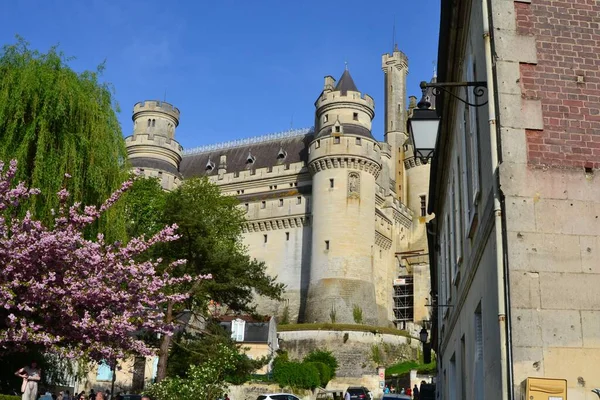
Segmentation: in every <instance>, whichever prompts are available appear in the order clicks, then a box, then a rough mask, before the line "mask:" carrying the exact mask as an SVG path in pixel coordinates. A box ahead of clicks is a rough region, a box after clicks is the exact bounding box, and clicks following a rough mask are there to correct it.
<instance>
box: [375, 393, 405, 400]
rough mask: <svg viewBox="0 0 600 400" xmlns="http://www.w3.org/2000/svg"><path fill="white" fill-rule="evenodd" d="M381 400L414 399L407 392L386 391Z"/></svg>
mask: <svg viewBox="0 0 600 400" xmlns="http://www.w3.org/2000/svg"><path fill="white" fill-rule="evenodd" d="M381 400H412V396H409V395H407V394H398V393H386V394H384V395H383V397H382V398H381Z"/></svg>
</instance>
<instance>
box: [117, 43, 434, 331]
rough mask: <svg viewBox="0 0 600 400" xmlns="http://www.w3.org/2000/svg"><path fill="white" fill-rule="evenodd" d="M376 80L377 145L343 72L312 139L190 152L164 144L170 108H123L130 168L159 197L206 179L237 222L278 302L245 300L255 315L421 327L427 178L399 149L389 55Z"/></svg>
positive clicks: (286, 137)
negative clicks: (273, 283)
mask: <svg viewBox="0 0 600 400" xmlns="http://www.w3.org/2000/svg"><path fill="white" fill-rule="evenodd" d="M382 69H383V72H384V77H385V106H384V107H385V132H384V134H385V139H384V141H383V142H380V141H377V140H376V139H375V138H374V137H373V135H372V133H371V121H372V120H373V117H374V115H375V104H374V101H373V98H371V97H370V96H369V95H367V94H363V93H361V92H360V91H359V90H358V88H357V86H356V85H355V83H354V81H353V79H352V77H351V75H350V72H349V71H348V70H345V71H344V72H343V74H342V76H341V78H340V79H339V81H337V82H336V80H335V79H334V78H332V77H331V76H326V77H325V83H324V86H323V89H322V91H321V93H320V94H319V96H318V98H317V100H316V102H315V108H316V110H315V124H314V128H310V129H300V130H293V131H289V132H284V133H279V134H271V135H266V136H262V137H257V138H248V139H242V140H237V141H232V142H228V143H221V144H215V145H209V146H203V147H199V148H195V149H189V150H184V149H183V148H182V146H181V145H180V144H179V143H178V142H177V141H176V140H175V130H176V128H177V125H178V124H179V116H180V112H179V110H178V109H177V108H175V107H174V106H172V105H171V104H168V103H166V102H161V101H145V102H141V103H137V104H136V105H135V106H134V110H133V117H132V119H133V123H134V129H133V135H131V136H129V137H127V138H126V145H127V151H128V155H129V159H130V162H131V164H132V166H133V167H135V168H139V169H140V170H141V171H143V173H144V174H145V175H147V176H155V177H158V178H159V179H160V181H161V183H162V185H163V187H164V188H165V189H166V190H171V189H173V188H175V187H177V185H179V184H180V182H181V180H182V179H185V178H191V177H198V176H205V177H208V179H209V180H210V181H211V182H214V183H215V184H216V185H218V186H219V187H220V188H221V190H222V191H223V193H225V194H228V195H234V196H237V198H238V199H239V201H240V206H241V207H244V209H245V210H246V213H247V223H246V225H245V227H244V242H245V245H246V246H247V248H248V250H249V254H250V255H251V256H252V257H255V258H256V259H258V260H261V261H264V262H265V263H266V266H267V270H268V273H269V274H271V275H276V276H277V277H278V280H279V281H280V282H282V283H284V284H285V285H286V292H285V295H284V297H285V300H284V301H283V302H273V301H267V300H263V299H257V303H258V306H259V307H258V309H259V311H261V312H263V313H265V314H271V315H282V313H284V310H285V312H286V313H287V314H288V315H289V317H290V321H291V322H295V321H298V322H311V323H312V322H332V321H335V322H337V323H354V322H355V321H356V319H357V318H356V316H357V314H360V313H362V316H363V318H362V320H363V323H367V324H372V325H380V326H389V325H391V324H392V323H394V324H396V325H397V326H399V327H401V328H407V329H408V328H413V329H414V328H415V326H416V325H421V324H422V322H423V321H427V320H428V318H429V310H428V308H427V307H426V301H427V297H428V296H429V288H430V281H429V279H430V278H429V263H428V257H427V253H428V252H427V239H426V230H425V223H426V219H427V217H426V210H425V205H426V194H427V190H428V185H429V166H428V165H426V164H425V165H423V164H421V163H420V162H419V160H418V159H416V158H415V157H412V150H411V148H410V145H409V143H407V133H406V119H407V115H408V113H409V109H408V107H407V104H406V75H407V73H408V60H407V57H406V56H405V55H404V54H403V53H402V52H400V51H399V50H398V49H397V48H396V49H395V50H394V51H393V52H392V53H391V54H384V55H383V57H382ZM407 324H408V325H407ZM415 324H416V325H415Z"/></svg>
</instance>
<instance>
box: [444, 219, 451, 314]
mask: <svg viewBox="0 0 600 400" xmlns="http://www.w3.org/2000/svg"><path fill="white" fill-rule="evenodd" d="M450 214H451V213H448V214H446V218H445V221H444V222H445V231H446V248H445V249H444V252H445V258H446V268H445V270H446V297H445V298H444V300H445V303H444V304H450V298H451V297H452V292H451V290H452V275H450V269H451V268H452V267H451V264H452V255H451V254H452V253H451V248H452V235H451V233H450Z"/></svg>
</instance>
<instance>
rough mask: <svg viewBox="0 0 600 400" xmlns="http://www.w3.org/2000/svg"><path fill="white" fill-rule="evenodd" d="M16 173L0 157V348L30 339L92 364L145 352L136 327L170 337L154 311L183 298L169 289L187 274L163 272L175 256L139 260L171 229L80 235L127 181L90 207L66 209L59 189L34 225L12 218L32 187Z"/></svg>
mask: <svg viewBox="0 0 600 400" xmlns="http://www.w3.org/2000/svg"><path fill="white" fill-rule="evenodd" d="M16 170H17V164H16V161H12V162H11V163H10V166H9V167H8V168H5V166H4V164H3V163H0V352H1V351H4V352H6V351H14V350H19V349H24V348H27V347H28V346H32V345H35V346H42V347H43V348H45V349H46V350H49V351H52V352H56V353H59V354H63V355H67V356H83V355H85V356H88V357H90V358H91V359H93V360H96V361H99V360H103V359H104V360H115V359H117V358H120V357H123V356H125V355H126V354H140V355H149V354H151V353H153V350H152V349H151V348H150V347H149V346H148V345H147V344H146V343H145V342H144V341H143V340H141V339H139V337H138V336H137V335H136V333H139V332H145V333H150V334H156V333H161V334H165V335H169V334H171V333H172V332H173V329H174V325H173V322H166V321H165V315H164V308H165V306H166V305H167V304H173V303H176V302H180V301H182V300H184V299H185V297H186V295H182V294H177V290H173V288H175V287H176V286H177V285H179V284H181V283H183V282H189V281H190V280H191V278H190V277H189V276H183V277H179V278H174V277H173V276H171V272H172V271H173V269H175V268H177V267H178V266H179V265H181V264H183V263H184V262H185V261H184V260H178V261H175V262H173V263H170V264H169V265H164V264H165V263H163V262H162V260H161V259H157V260H150V261H140V259H142V257H141V256H142V255H143V253H144V252H145V251H146V250H147V249H148V248H150V247H151V246H152V245H154V244H157V243H160V242H169V241H173V240H176V239H177V238H178V235H177V234H176V233H175V231H176V229H177V226H175V225H173V226H167V227H165V228H164V229H163V230H161V231H160V232H158V233H157V234H155V235H154V236H153V237H151V238H149V239H146V238H144V237H143V236H142V237H138V238H134V239H132V240H130V241H129V243H127V244H126V245H123V244H121V243H106V242H105V241H104V238H103V236H102V235H101V234H99V235H98V237H97V238H96V240H88V239H86V238H85V236H84V234H83V231H84V230H85V228H86V227H88V226H89V225H90V224H92V223H94V222H95V221H97V220H98V218H99V217H100V216H101V215H102V214H103V213H104V212H105V211H106V210H107V209H108V208H110V207H112V206H113V205H114V204H115V202H116V201H117V200H118V199H119V197H120V196H121V195H122V194H123V192H124V191H126V190H127V189H128V187H130V185H131V183H132V182H131V181H128V182H125V183H124V184H123V185H122V187H121V188H120V189H119V190H117V191H116V192H115V193H113V195H112V196H111V197H110V198H109V199H107V200H106V201H105V202H104V203H103V204H102V205H101V206H100V207H94V206H85V207H82V206H81V205H80V204H78V203H75V204H73V205H72V206H70V207H69V206H68V204H67V203H68V199H69V193H68V192H67V190H66V189H63V190H61V191H60V192H59V193H58V196H59V200H60V202H59V204H60V206H59V209H58V210H55V222H54V225H53V226H51V227H48V226H44V224H42V223H41V222H40V221H37V220H34V219H33V218H32V217H31V214H30V213H27V214H26V215H25V216H23V217H19V216H18V215H19V214H18V212H17V211H18V209H19V206H20V204H22V202H23V201H24V200H26V199H27V198H29V197H30V196H34V195H36V194H38V193H39V191H38V190H37V189H28V188H26V187H25V185H24V184H23V183H22V182H21V183H18V184H16V185H15V184H14V176H15V173H16ZM67 178H68V176H67ZM159 271H160V272H159ZM206 278H210V276H200V277H197V278H194V279H206Z"/></svg>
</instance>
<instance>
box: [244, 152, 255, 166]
mask: <svg viewBox="0 0 600 400" xmlns="http://www.w3.org/2000/svg"><path fill="white" fill-rule="evenodd" d="M255 162H256V157H254V156H253V155H252V153H251V152H248V157H246V165H252V164H254V163H255Z"/></svg>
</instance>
